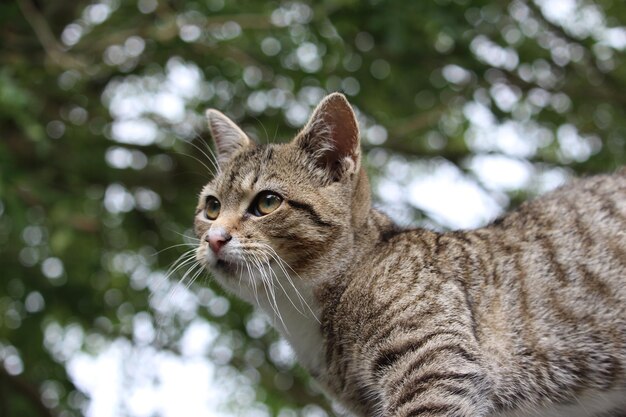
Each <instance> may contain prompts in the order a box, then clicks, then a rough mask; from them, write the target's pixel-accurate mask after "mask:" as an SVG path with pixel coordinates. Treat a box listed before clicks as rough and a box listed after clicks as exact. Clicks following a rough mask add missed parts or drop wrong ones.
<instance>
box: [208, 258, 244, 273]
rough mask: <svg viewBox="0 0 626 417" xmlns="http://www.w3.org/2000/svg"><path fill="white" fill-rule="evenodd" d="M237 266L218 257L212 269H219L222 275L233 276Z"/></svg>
mask: <svg viewBox="0 0 626 417" xmlns="http://www.w3.org/2000/svg"><path fill="white" fill-rule="evenodd" d="M239 268H240V267H239V266H238V265H237V264H236V263H234V262H228V261H225V260H223V259H218V260H217V262H215V265H213V268H212V269H214V270H216V271H219V272H220V273H221V275H223V276H228V277H234V276H235V275H236V273H237V270H238V269H239Z"/></svg>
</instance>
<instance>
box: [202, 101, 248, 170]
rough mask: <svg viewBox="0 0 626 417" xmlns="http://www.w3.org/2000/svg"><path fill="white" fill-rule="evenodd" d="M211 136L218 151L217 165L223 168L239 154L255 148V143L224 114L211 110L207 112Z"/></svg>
mask: <svg viewBox="0 0 626 417" xmlns="http://www.w3.org/2000/svg"><path fill="white" fill-rule="evenodd" d="M206 118H207V121H208V123H209V130H210V131H211V136H212V137H213V140H214V141H215V149H216V150H217V163H218V164H219V166H220V167H223V166H224V165H225V164H226V163H227V162H228V161H229V160H230V159H231V158H232V157H233V156H234V155H235V154H236V153H237V152H239V151H241V150H243V149H245V148H247V147H249V146H253V145H254V142H252V140H250V138H248V136H247V135H246V134H245V133H243V130H241V129H240V128H239V126H237V125H236V124H235V122H233V121H232V120H230V119H229V118H228V117H226V116H225V115H224V114H223V113H221V112H219V111H217V110H215V109H209V110H207V111H206Z"/></svg>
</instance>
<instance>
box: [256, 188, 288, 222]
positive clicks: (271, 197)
mask: <svg viewBox="0 0 626 417" xmlns="http://www.w3.org/2000/svg"><path fill="white" fill-rule="evenodd" d="M282 202H283V199H282V197H281V196H279V195H278V194H276V193H273V192H271V191H263V192H261V193H259V195H258V196H257V198H256V200H255V201H254V204H253V205H252V213H254V215H255V216H265V215H266V214H270V213H271V212H273V211H274V210H276V209H277V208H278V207H280V204H281V203H282Z"/></svg>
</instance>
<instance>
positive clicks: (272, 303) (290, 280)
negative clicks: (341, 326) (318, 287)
mask: <svg viewBox="0 0 626 417" xmlns="http://www.w3.org/2000/svg"><path fill="white" fill-rule="evenodd" d="M287 274H288V275H287ZM244 275H248V276H247V277H246V276H244V277H242V279H241V281H240V282H236V281H235V282H233V278H232V277H231V278H229V279H223V278H222V279H220V281H221V283H222V285H223V286H224V287H225V288H227V289H229V290H231V291H232V292H234V293H235V294H236V295H237V296H239V297H241V298H243V299H244V300H246V301H248V302H249V303H251V304H252V305H254V306H256V307H258V308H260V309H261V310H262V311H263V312H264V313H265V314H266V315H267V316H268V317H269V318H270V321H271V323H272V325H273V326H274V327H275V328H276V329H277V330H278V331H279V332H280V334H281V335H282V336H283V337H284V338H285V339H286V340H287V341H288V342H289V344H290V345H291V347H292V348H293V350H294V351H295V353H296V356H297V358H298V362H299V363H300V364H301V365H302V366H304V367H305V368H307V369H308V370H309V371H311V372H313V373H317V372H319V371H320V368H321V366H323V357H324V356H323V338H322V333H321V329H320V322H319V317H320V308H319V306H318V305H317V302H316V301H315V298H314V297H313V292H312V290H311V289H310V287H308V286H307V285H305V284H304V280H303V279H302V278H300V277H297V276H295V273H289V271H288V270H283V269H282V268H280V267H278V266H274V265H273V269H272V271H269V269H267V268H265V269H264V270H259V269H255V270H250V272H249V273H246V274H244ZM219 278H220V277H219V276H218V279H219ZM244 281H247V282H244Z"/></svg>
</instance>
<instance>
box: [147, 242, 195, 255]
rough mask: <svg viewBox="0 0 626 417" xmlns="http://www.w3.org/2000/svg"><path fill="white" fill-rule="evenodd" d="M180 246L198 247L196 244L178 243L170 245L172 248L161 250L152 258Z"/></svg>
mask: <svg viewBox="0 0 626 417" xmlns="http://www.w3.org/2000/svg"><path fill="white" fill-rule="evenodd" d="M181 246H193V247H194V248H195V247H196V246H198V244H197V243H179V244H177V245H172V246H168V247H167V248H165V249H161V250H160V251H158V252H155V253H153V254H152V256H156V255H158V254H160V253H161V252H165V251H166V250H170V249H174V248H178V247H181Z"/></svg>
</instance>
